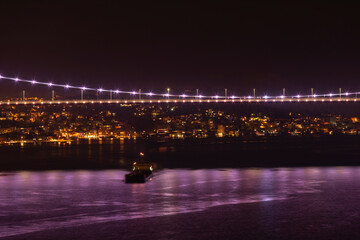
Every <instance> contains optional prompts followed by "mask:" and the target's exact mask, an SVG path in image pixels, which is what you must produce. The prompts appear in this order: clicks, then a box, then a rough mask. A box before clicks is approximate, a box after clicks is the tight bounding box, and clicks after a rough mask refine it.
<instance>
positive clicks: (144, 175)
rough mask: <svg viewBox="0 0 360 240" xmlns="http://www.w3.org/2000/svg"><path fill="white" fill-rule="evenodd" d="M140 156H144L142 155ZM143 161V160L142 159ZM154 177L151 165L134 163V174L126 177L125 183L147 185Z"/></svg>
mask: <svg viewBox="0 0 360 240" xmlns="http://www.w3.org/2000/svg"><path fill="white" fill-rule="evenodd" d="M140 156H142V157H143V156H144V155H143V154H142V153H140ZM141 160H142V159H141ZM152 175H153V167H152V165H151V163H145V162H143V161H141V162H134V163H133V168H132V172H131V173H128V174H126V175H125V183H145V182H146V181H147V180H149V179H150V178H151V177H152Z"/></svg>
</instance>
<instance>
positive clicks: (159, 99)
mask: <svg viewBox="0 0 360 240" xmlns="http://www.w3.org/2000/svg"><path fill="white" fill-rule="evenodd" d="M3 80H8V81H13V82H22V83H28V84H31V85H45V86H48V87H49V88H51V89H52V90H51V91H52V97H51V99H37V100H33V99H28V98H26V96H25V91H23V96H22V98H21V99H15V100H1V101H0V105H27V104H32V105H37V104H40V105H41V104H140V103H144V104H145V103H297V102H324V103H325V102H327V103H330V102H358V101H359V100H360V98H358V95H359V94H360V92H344V93H343V92H342V91H341V88H339V91H338V92H337V93H327V94H315V93H314V91H313V89H311V93H310V94H308V95H301V94H298V95H286V93H285V89H283V92H282V93H283V94H282V95H279V96H268V95H264V96H257V95H256V92H255V89H253V94H252V95H248V96H236V95H231V96H228V94H227V89H224V95H201V94H199V90H198V89H196V94H195V95H188V94H172V93H170V89H169V88H168V89H167V92H166V93H154V92H141V90H139V91H124V90H119V89H103V88H90V87H86V86H74V85H70V84H58V83H52V82H42V81H36V80H26V79H20V78H17V77H15V78H14V77H6V76H2V75H0V81H3ZM0 83H1V82H0ZM55 88H64V89H74V90H78V91H79V98H78V99H56V97H55V91H54V89H55ZM87 92H95V93H97V94H104V93H105V94H108V98H107V99H104V98H103V99H85V98H84V94H85V93H87ZM120 96H121V97H122V98H121V99H120Z"/></svg>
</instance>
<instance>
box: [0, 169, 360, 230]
mask: <svg viewBox="0 0 360 240" xmlns="http://www.w3.org/2000/svg"><path fill="white" fill-rule="evenodd" d="M125 174H126V172H125V171H122V170H105V171H84V170H82V171H46V172H27V171H24V172H15V173H9V174H2V175H0V208H1V211H0V237H5V236H12V235H18V234H23V233H29V232H34V231H41V230H45V229H56V228H63V227H69V226H80V225H87V224H93V223H103V222H110V221H117V220H127V219H134V218H144V217H154V216H165V215H174V214H181V213H189V212H197V211H205V210H207V209H209V208H211V207H215V206H222V205H229V204H245V203H261V204H265V203H266V202H268V201H286V200H288V199H293V198H301V197H304V196H308V195H316V194H320V193H321V192H322V191H323V188H322V186H323V185H324V184H325V185H326V184H328V182H333V181H344V180H345V181H356V180H358V179H359V177H360V168H358V167H357V168H349V167H328V168H280V169H214V170H186V169H180V170H163V171H159V172H156V173H155V176H154V178H153V179H152V180H151V181H149V182H147V183H146V184H125V183H124V181H123V180H124V175H125ZM357 182H359V181H357ZM268 212H269V211H268ZM270 213H271V211H270ZM258 214H259V215H261V214H262V213H261V212H260V213H258ZM268 214H269V213H268Z"/></svg>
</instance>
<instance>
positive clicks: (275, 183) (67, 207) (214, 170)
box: [0, 138, 360, 239]
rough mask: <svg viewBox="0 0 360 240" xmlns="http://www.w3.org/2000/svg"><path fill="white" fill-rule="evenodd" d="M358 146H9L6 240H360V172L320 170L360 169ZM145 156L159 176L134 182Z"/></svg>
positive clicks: (0, 198)
mask: <svg viewBox="0 0 360 240" xmlns="http://www.w3.org/2000/svg"><path fill="white" fill-rule="evenodd" d="M358 147H359V143H358V140H357V139H354V138H346V139H342V140H341V141H338V140H336V141H335V140H326V139H325V140H324V139H323V140H321V141H318V140H313V141H306V142H304V141H298V140H297V141H288V140H287V141H267V142H266V141H265V142H263V141H260V142H233V141H231V142H226V141H225V142H222V143H219V142H218V143H214V142H187V143H173V144H149V143H145V142H136V143H134V142H123V143H120V142H118V143H111V144H110V143H104V144H98V143H97V144H90V145H89V144H71V145H66V146H49V145H41V146H24V147H21V146H6V147H4V146H3V147H0V154H1V156H2V157H1V164H2V169H3V170H4V171H3V172H1V173H0V238H6V239H142V238H152V239H240V238H242V239H264V238H269V239H270V238H272V239H358V238H359V237H360V232H359V231H358V230H357V229H358V226H359V224H360V205H359V203H360V167H357V166H347V167H337V166H322V167H316V165H327V164H328V165H331V164H334V165H356V164H358V161H359V148H358ZM139 151H145V153H146V156H147V157H148V159H149V160H150V161H152V162H154V163H155V165H156V166H157V171H156V172H155V174H154V177H153V178H152V179H151V181H149V182H147V183H146V184H125V183H124V175H125V174H126V173H127V169H128V168H129V167H130V165H131V163H132V161H134V160H136V158H137V154H138V152H139ZM299 163H303V165H308V167H300V166H296V164H299ZM276 165H280V166H281V165H289V166H291V167H268V166H276ZM311 165H313V166H311ZM248 166H251V167H250V168H249V167H248ZM254 166H255V167H254ZM256 166H261V168H257V167H256ZM239 167H241V168H239ZM22 168H23V169H29V170H27V171H24V170H18V171H9V170H11V169H22ZM77 168H78V170H77ZM81 168H84V169H87V170H79V169H81ZM101 168H107V169H101ZM34 169H36V170H39V169H59V170H44V171H32V170H34ZM67 169H70V170H67Z"/></svg>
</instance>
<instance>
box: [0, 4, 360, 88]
mask: <svg viewBox="0 0 360 240" xmlns="http://www.w3.org/2000/svg"><path fill="white" fill-rule="evenodd" d="M73 2H76V3H73ZM89 2H90V1H83V2H81V1H69V2H66V1H61V2H59V3H57V2H56V1H35V0H34V1H24V2H19V1H10V0H9V1H6V0H3V1H1V2H0V73H1V74H2V75H7V76H16V75H17V76H20V77H23V78H27V79H31V78H36V79H38V80H40V81H42V80H43V81H49V80H51V81H54V82H58V83H65V82H69V83H72V84H78V85H82V84H83V83H86V85H87V86H89V87H105V88H111V87H113V86H114V87H120V88H121V89H124V90H128V89H129V90H132V89H138V88H142V89H152V90H154V91H157V92H164V91H165V89H166V88H167V87H171V88H172V89H177V88H179V89H182V90H184V89H195V88H200V89H209V90H211V92H212V93H214V92H216V91H220V90H219V89H223V88H229V89H234V90H236V93H237V94H239V95H240V94H247V93H249V92H250V91H251V89H252V88H253V87H256V88H258V89H259V93H270V94H277V93H280V91H281V88H282V87H286V88H287V89H289V90H288V91H289V92H291V93H294V94H295V93H297V91H299V90H300V91H302V92H303V93H304V92H305V91H308V89H309V88H311V87H314V88H316V89H319V92H325V93H327V91H330V90H335V89H337V88H339V87H342V88H343V89H345V90H346V89H351V90H356V91H359V90H360V82H359V79H360V68H359V66H360V55H359V54H360V44H359V43H360V28H359V22H360V21H359V20H360V19H359V18H360V15H359V9H357V8H354V7H351V6H347V8H346V7H345V6H342V5H320V4H319V5H293V6H290V5H274V4H272V5H271V4H244V3H242V4H239V3H238V2H240V1H234V2H233V3H232V4H231V3H229V2H228V3H220V1H219V3H218V4H213V5H212V4H209V3H202V4H200V3H199V4H194V3H191V2H175V1H168V2H166V1H164V2H156V3H155V2H152V3H150V1H149V2H147V3H143V2H136V3H134V4H132V5H129V4H124V3H123V2H122V1H98V2H97V3H89ZM124 2H125V1H124ZM1 84H2V85H1V86H5V85H4V84H3V83H1ZM1 89H2V90H0V92H4V87H1ZM209 92H210V91H209Z"/></svg>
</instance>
